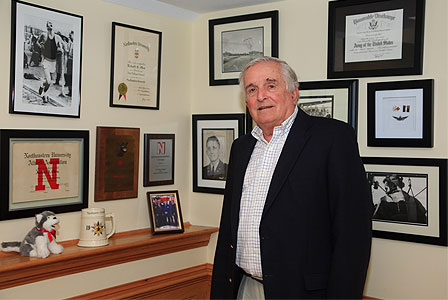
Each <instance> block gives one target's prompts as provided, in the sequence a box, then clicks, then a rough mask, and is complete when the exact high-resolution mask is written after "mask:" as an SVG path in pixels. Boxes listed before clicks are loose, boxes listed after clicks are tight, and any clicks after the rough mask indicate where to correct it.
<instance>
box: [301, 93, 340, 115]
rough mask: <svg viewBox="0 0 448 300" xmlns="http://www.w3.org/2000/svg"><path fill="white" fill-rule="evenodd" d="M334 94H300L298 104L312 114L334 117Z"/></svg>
mask: <svg viewBox="0 0 448 300" xmlns="http://www.w3.org/2000/svg"><path fill="white" fill-rule="evenodd" d="M333 102H334V96H333V95H323V96H299V101H297V105H298V106H299V107H300V108H301V109H302V110H303V111H304V112H306V113H307V114H309V115H310V116H316V117H323V118H333Z"/></svg>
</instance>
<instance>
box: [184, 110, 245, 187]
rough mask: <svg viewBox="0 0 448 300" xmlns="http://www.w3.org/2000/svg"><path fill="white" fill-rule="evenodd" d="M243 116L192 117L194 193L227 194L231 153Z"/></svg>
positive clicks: (239, 132) (242, 126) (240, 130)
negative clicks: (225, 191)
mask: <svg viewBox="0 0 448 300" xmlns="http://www.w3.org/2000/svg"><path fill="white" fill-rule="evenodd" d="M243 134H244V114H211V115H193V191H194V192H203V193H213V194H224V188H225V184H226V179H227V168H228V164H229V158H230V149H231V147H232V143H233V141H234V140H235V139H237V138H238V137H240V136H242V135H243Z"/></svg>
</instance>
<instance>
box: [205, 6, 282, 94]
mask: <svg viewBox="0 0 448 300" xmlns="http://www.w3.org/2000/svg"><path fill="white" fill-rule="evenodd" d="M208 35H209V73H210V75H209V84H210V86H214V85H232V84H238V77H239V74H240V72H241V71H242V70H243V68H244V66H245V65H246V64H247V63H248V62H250V61H251V60H253V59H255V58H257V57H260V56H272V57H278V11H277V10H273V11H266V12H261V13H254V14H249V15H240V16H233V17H226V18H220V19H213V20H209V22H208Z"/></svg>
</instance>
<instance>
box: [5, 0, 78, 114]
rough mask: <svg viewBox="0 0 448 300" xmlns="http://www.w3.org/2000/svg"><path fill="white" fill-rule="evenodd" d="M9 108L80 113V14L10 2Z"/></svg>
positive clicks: (56, 112) (38, 112) (32, 112)
mask: <svg viewBox="0 0 448 300" xmlns="http://www.w3.org/2000/svg"><path fill="white" fill-rule="evenodd" d="M11 20H12V24H11V76H10V102H9V112H10V113H15V114H37V115H47V116H59V117H72V118H79V117H80V106H81V52H82V29H83V17H82V16H79V15H75V14H72V13H69V12H63V11H59V10H54V9H51V8H48V7H43V6H38V5H35V4H30V3H26V2H21V1H16V0H13V1H12V18H11Z"/></svg>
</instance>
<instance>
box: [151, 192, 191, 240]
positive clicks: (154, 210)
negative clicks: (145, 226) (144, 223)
mask: <svg viewBox="0 0 448 300" xmlns="http://www.w3.org/2000/svg"><path fill="white" fill-rule="evenodd" d="M146 195H147V198H148V208H149V215H150V220H151V227H152V233H153V234H159V233H182V232H184V223H183V219H182V211H181V209H180V201H179V193H178V191H177V190H176V191H164V192H147V193H146Z"/></svg>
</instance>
